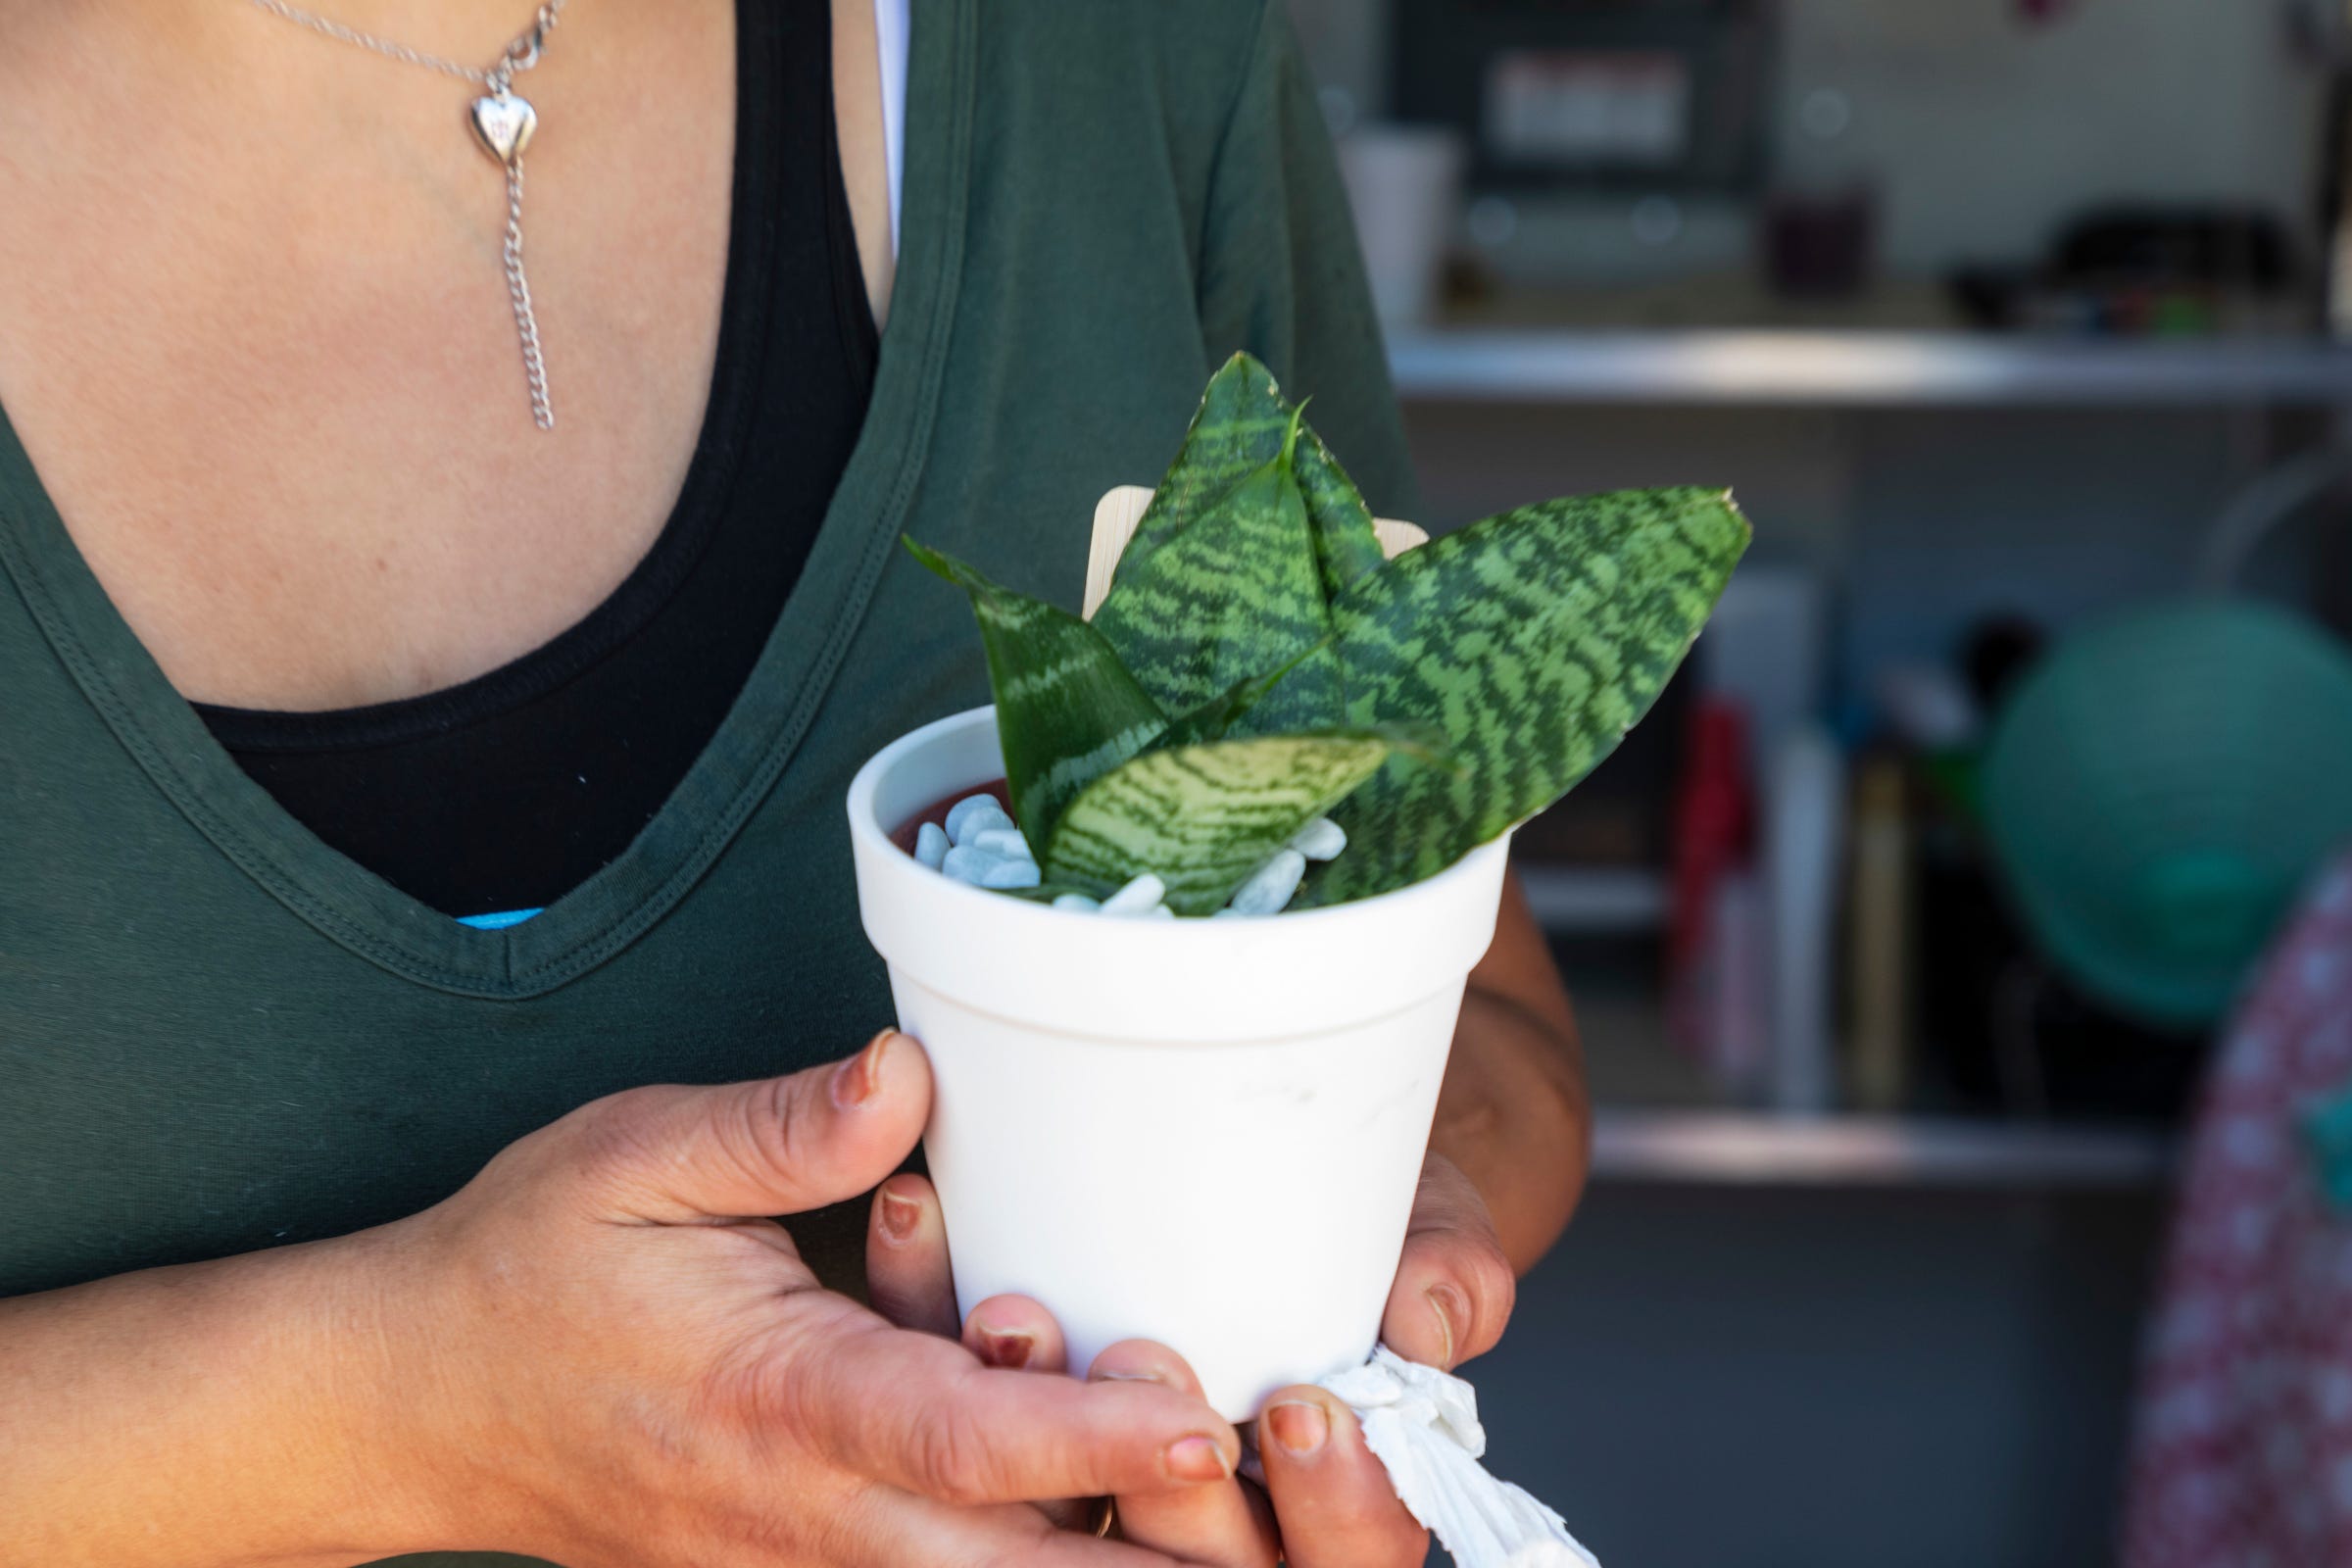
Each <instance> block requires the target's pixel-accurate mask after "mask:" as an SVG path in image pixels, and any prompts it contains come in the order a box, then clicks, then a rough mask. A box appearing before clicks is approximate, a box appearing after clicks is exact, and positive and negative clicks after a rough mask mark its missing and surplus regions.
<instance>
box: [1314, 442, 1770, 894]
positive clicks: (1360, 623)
mask: <svg viewBox="0 0 2352 1568" xmlns="http://www.w3.org/2000/svg"><path fill="white" fill-rule="evenodd" d="M1747 539H1748V525H1747V520H1746V519H1745V518H1744V517H1742V516H1741V515H1740V511H1739V509H1738V508H1737V507H1735V506H1734V505H1733V504H1732V500H1731V497H1730V495H1729V494H1728V493H1727V492H1725V491H1722V490H1710V489H1698V488H1689V489H1674V490H1653V491H1621V492H1617V493H1615V494H1610V495H1598V496H1584V497H1574V498H1569V499H1566V500H1560V501H1548V502H1544V503H1543V504H1541V505H1539V506H1533V507H1526V508H1522V509H1520V510H1518V511H1516V512H1507V513H1504V514H1502V515H1499V516H1495V517H1489V518H1488V519H1486V520H1485V521H1484V522H1480V523H1476V524H1473V525H1472V526H1471V527H1468V528H1465V529H1463V530H1462V531H1460V532H1458V533H1454V534H1450V535H1448V536H1446V537H1445V538H1442V539H1438V540H1435V541H1433V542H1432V543H1430V544H1427V545H1424V546H1422V547H1421V548H1419V549H1418V550H1413V551H1409V552H1407V553H1406V554H1404V555H1402V556H1399V557H1398V558H1397V560H1396V561H1394V562H1391V563H1390V564H1388V565H1387V566H1386V567H1384V568H1383V569H1382V570H1380V571H1379V572H1376V573H1374V574H1373V575H1371V576H1369V577H1367V578H1364V579H1362V580H1361V581H1359V582H1358V583H1357V584H1356V585H1355V586H1354V587H1353V588H1352V589H1350V590H1349V591H1348V593H1346V594H1344V595H1342V596H1341V597H1340V599H1339V600H1338V601H1337V602H1336V603H1335V604H1334V606H1333V613H1334V618H1335V621H1336V623H1337V626H1338V632H1339V643H1338V651H1339V658H1340V662H1341V666H1342V668H1343V670H1344V672H1345V678H1346V680H1347V684H1348V708H1349V711H1348V717H1349V719H1350V721H1352V722H1354V723H1358V724H1373V723H1379V722H1382V721H1389V720H1396V719H1406V718H1417V719H1425V720H1433V721H1435V722H1436V723H1437V724H1438V725H1439V726H1440V728H1442V729H1443V730H1444V732H1445V735H1446V745H1447V747H1448V749H1449V750H1450V752H1451V754H1452V756H1453V757H1454V758H1455V760H1457V761H1458V762H1460V763H1461V764H1463V765H1462V768H1461V770H1460V771H1459V772H1446V771H1441V770H1439V769H1436V768H1429V767H1408V766H1402V765H1399V764H1398V763H1397V762H1395V761H1392V762H1390V763H1389V764H1388V765H1387V766H1385V767H1383V768H1382V769H1381V770H1380V772H1379V773H1378V774H1377V775H1375V776H1374V777H1373V778H1371V779H1370V780H1368V781H1367V782H1366V783H1365V784H1364V785H1363V787H1362V788H1360V789H1358V790H1357V791H1356V792H1355V793H1354V794H1353V795H1352V796H1350V797H1349V798H1348V800H1347V801H1346V803H1345V804H1344V805H1342V806H1340V807H1339V808H1337V809H1335V810H1334V811H1333V812H1332V814H1333V815H1334V816H1335V817H1336V818H1337V819H1338V820H1339V821H1340V823H1341V824H1342V825H1343V826H1344V827H1346V828H1347V830H1348V851H1347V853H1346V854H1345V855H1342V856H1341V857H1340V858H1338V859H1336V860H1333V861H1331V862H1330V863H1329V864H1327V865H1324V866H1321V867H1318V868H1317V870H1316V871H1315V873H1314V874H1313V875H1311V876H1310V877H1309V878H1308V880H1307V883H1306V885H1305V886H1304V887H1302V888H1301V889H1300V890H1299V898H1298V900H1297V901H1296V905H1295V907H1313V906H1318V905H1331V904H1342V903H1346V902H1348V901H1349V900H1352V899H1361V898H1369V897H1371V896H1372V895H1374V894H1377V893H1385V892H1388V891H1389V890H1391V889H1393V888H1397V887H1402V886H1404V885H1406V884H1408V883H1411V882H1416V881H1419V880H1420V879H1421V878H1423V877H1426V876H1429V875H1432V874H1434V873H1435V872H1438V871H1440V870H1443V869H1444V868H1445V867H1446V866H1447V865H1450V864H1451V863H1452V862H1453V861H1454V860H1455V859H1457V858H1460V857H1461V856H1462V855H1463V854H1464V853H1466V852H1467V851H1469V850H1470V849H1472V848H1474V847H1476V846H1477V845H1480V844H1484V843H1486V842H1488V841H1489V840H1491V839H1493V838H1495V837H1496V836H1497V835H1499V834H1501V833H1502V832H1504V831H1506V830H1507V829H1509V828H1511V827H1513V826H1515V825H1517V824H1518V823H1520V822H1523V821H1525V820H1526V819H1527V818H1528V817H1530V816H1533V815H1534V814H1535V813H1536V812H1538V811H1540V810H1542V809H1544V807H1546V806H1549V805H1550V804H1551V803H1552V802H1553V801H1555V800H1557V799H1559V798H1560V796H1562V795H1564V794H1566V793H1567V791H1568V790H1569V788H1570V787H1571V786H1572V785H1574V784H1575V783H1576V782H1577V781H1578V780H1579V779H1581V778H1583V777H1584V776H1585V775H1586V774H1587V773H1588V772H1590V771H1592V769H1593V766H1594V764H1596V763H1598V762H1599V761H1600V760H1602V759H1603V758H1605V757H1607V756H1608V755H1609V753H1610V752H1611V751H1613V750H1615V748H1616V746H1617V743H1618V741H1619V740H1620V739H1622V738H1623V737H1624V735H1625V732H1626V731H1627V730H1628V729H1630V728H1632V727H1633V725H1634V722H1635V721H1636V720H1637V719H1639V718H1640V717H1641V716H1642V713H1643V712H1645V711H1647V710H1648V708H1649V705H1650V703H1651V701H1652V700H1653V699H1655V698H1656V696H1657V694H1658V692H1659V690H1660V689H1661V688H1662V687H1663V686H1664V685H1665V684H1666V678H1667V676H1669V675H1670V674H1672V673H1673V672H1674V669H1675V666H1676V665H1677V664H1679V663H1681V662H1682V659H1683V656H1684V654H1686V653H1687V652H1688V651H1689V650H1690V647H1691V641H1692V639H1693V638H1695V637H1696V636H1697V635H1698V630H1699V627H1700V626H1701V625H1702V624H1703V623H1704V622H1705V620H1706V618H1707V615H1708V613H1709V612H1710V611H1712V610H1713V608H1714V605H1715V601H1716V599H1717V597H1718V596H1719V595H1720V594H1721V593H1722V592H1723V586H1724V583H1725V582H1726V581H1727V580H1729V578H1730V576H1731V571H1732V567H1733V565H1734V564H1736V563H1737V562H1738V561H1739V559H1740V553H1741V552H1742V551H1744V550H1745V549H1746V547H1747Z"/></svg>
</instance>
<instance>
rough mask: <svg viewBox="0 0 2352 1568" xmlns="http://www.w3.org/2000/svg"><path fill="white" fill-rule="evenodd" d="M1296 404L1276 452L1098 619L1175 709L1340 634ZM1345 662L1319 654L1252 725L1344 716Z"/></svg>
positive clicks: (1133, 578) (1131, 579)
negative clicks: (1315, 529) (1307, 487)
mask: <svg viewBox="0 0 2352 1568" xmlns="http://www.w3.org/2000/svg"><path fill="white" fill-rule="evenodd" d="M1299 423H1300V420H1299V414H1298V413H1296V412H1294V413H1293V414H1292V416H1291V417H1290V421H1289V424H1288V426H1287V436H1286V439H1285V440H1284V442H1283V444H1282V446H1281V447H1280V448H1278V449H1277V450H1276V452H1275V455H1274V457H1273V460H1272V461H1271V462H1268V463H1267V464H1265V465H1264V466H1261V467H1259V468H1258V469H1257V470H1256V471H1255V472H1253V473H1250V475H1248V476H1247V477H1246V478H1244V479H1243V480H1242V481H1241V482H1240V483H1239V484H1237V485H1235V486H1234V487H1233V488H1232V489H1230V490H1228V491H1227V492H1226V493H1225V494H1224V496H1223V497H1222V498H1221V499H1219V500H1218V501H1217V502H1216V503H1215V505H1213V506H1211V507H1209V508H1208V509H1207V510H1206V511H1205V512H1203V513H1202V514H1201V515H1200V516H1198V517H1196V518H1194V519H1193V520H1192V521H1191V522H1190V523H1189V524H1188V525H1187V526H1186V527H1185V528H1184V530H1183V531H1182V532H1181V533H1178V534H1177V535H1175V537H1173V538H1171V539H1169V540H1168V541H1167V542H1166V543H1165V544H1163V545H1161V546H1160V547H1159V548H1158V549H1157V550H1155V551H1153V552H1152V555H1151V557H1150V558H1149V559H1148V560H1146V561H1144V562H1143V563H1142V564H1140V565H1138V566H1137V567H1135V568H1134V569H1133V570H1131V571H1128V572H1126V573H1124V574H1123V575H1121V576H1120V577H1119V579H1118V581H1117V583H1116V584H1115V585H1114V586H1113V587H1112V589H1111V590H1110V593H1109V595H1108V596H1107V597H1106V598H1105V599H1104V600H1103V604H1102V606H1101V608H1100V609H1098V610H1097V611H1096V612H1095V621H1094V623H1095V625H1096V626H1097V627H1098V628H1099V629H1100V630H1101V631H1102V633H1103V636H1105V637H1107V638H1109V639H1110V644H1111V646H1112V647H1113V648H1115V649H1117V650H1118V654H1119V658H1120V660H1121V661H1123V662H1125V663H1126V665H1127V667H1128V669H1130V670H1131V671H1133V672H1134V674H1135V678H1136V679H1137V680H1138V681H1140V682H1141V683H1142V684H1143V687H1144V689H1145V690H1146V691H1148V692H1150V693H1151V694H1152V698H1153V700H1154V701H1156V702H1157V703H1158V704H1159V705H1160V707H1161V708H1162V709H1163V710H1164V711H1168V712H1181V711H1185V710H1188V709H1193V708H1198V707H1199V706H1200V705H1201V704H1203V703H1206V702H1209V701H1211V700H1213V699H1214V698H1216V696H1217V695H1218V694H1219V693H1221V692H1225V691H1227V690H1229V689H1231V688H1232V687H1233V685H1234V684H1235V683H1236V682H1237V681H1243V680H1247V679H1249V678H1250V677H1251V676H1253V675H1257V674H1260V673H1262V672H1264V671H1266V670H1269V669H1273V668H1277V667H1279V666H1281V665H1284V664H1287V663H1291V662H1294V661H1298V660H1299V657H1300V656H1301V655H1302V654H1306V653H1307V652H1308V651H1309V650H1311V649H1313V648H1315V646H1316V645H1317V644H1319V643H1321V642H1322V641H1324V640H1325V638H1326V637H1328V636H1329V634H1330V623H1331V617H1330V610H1329V607H1328V606H1327V605H1326V603H1325V601H1324V593H1323V581H1322V577H1321V575H1320V573H1319V571H1318V570H1317V567H1316V564H1315V549H1314V541H1313V539H1312V538H1311V537H1310V536H1309V533H1308V530H1307V523H1306V507H1305V503H1304V502H1303V501H1301V500H1300V499H1299V486H1298V483H1297V481H1296V478H1295V476H1294V474H1293V471H1292V457H1293V454H1294V452H1295V451H1296V449H1297V443H1298V439H1299ZM1342 706H1343V699H1342V696H1341V691H1340V681H1339V666H1338V663H1337V662H1336V661H1335V660H1333V659H1332V658H1331V657H1330V655H1328V654H1318V655H1314V656H1312V657H1309V658H1307V659H1306V660H1305V661H1304V662H1302V663H1301V664H1300V666H1299V668H1298V669H1296V670H1294V671H1293V672H1292V673H1291V676H1290V678H1289V679H1287V680H1285V681H1284V682H1282V683H1281V686H1280V689H1279V690H1278V691H1275V692H1273V693H1272V694H1271V695H1269V696H1268V697H1267V698H1266V699H1265V700H1264V701H1262V702H1260V703H1258V704H1257V705H1256V706H1255V707H1254V708H1252V709H1251V710H1250V713H1249V714H1248V716H1247V718H1246V720H1245V721H1244V722H1243V724H1242V726H1241V727H1242V728H1243V729H1245V730H1246V731H1247V732H1249V733H1254V734H1272V733H1279V732H1285V731H1293V730H1301V729H1312V728H1317V727H1321V726H1326V725H1330V724H1336V723H1338V722H1340V721H1341V718H1342V712H1341V710H1342Z"/></svg>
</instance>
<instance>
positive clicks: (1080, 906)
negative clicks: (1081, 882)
mask: <svg viewBox="0 0 2352 1568" xmlns="http://www.w3.org/2000/svg"><path fill="white" fill-rule="evenodd" d="M1054 907H1055V908H1056V909H1077V910H1080V911H1082V912H1085V913H1088V914H1092V913H1093V912H1094V911H1095V910H1097V909H1100V908H1101V907H1103V906H1102V905H1100V904H1098V903H1096V902H1095V901H1094V900H1093V899H1090V898H1088V897H1087V896H1086V895H1085V894H1083V893H1064V894H1063V895H1061V896H1060V897H1059V898H1057V899H1055V900H1054Z"/></svg>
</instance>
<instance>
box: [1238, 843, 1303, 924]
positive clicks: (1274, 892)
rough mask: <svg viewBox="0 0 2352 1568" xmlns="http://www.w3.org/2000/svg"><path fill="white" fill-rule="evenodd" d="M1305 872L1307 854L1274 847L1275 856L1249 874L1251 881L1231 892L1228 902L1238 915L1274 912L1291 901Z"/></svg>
mask: <svg viewBox="0 0 2352 1568" xmlns="http://www.w3.org/2000/svg"><path fill="white" fill-rule="evenodd" d="M1304 875H1306V857H1305V856H1303V855H1301V854H1299V852H1298V851H1297V850H1276V851H1275V852H1274V858H1272V859H1271V860H1268V861H1267V862H1266V863H1265V864H1263V865H1261V866H1259V867H1258V868H1257V869H1256V870H1255V871H1253V872H1251V873H1250V880H1249V881H1247V882H1245V883H1243V884H1242V885H1241V886H1240V887H1239V888H1238V889H1236V890H1235V891H1234V895H1233V898H1232V899H1231V900H1230V901H1228V907H1230V908H1231V909H1232V910H1233V911H1234V912H1235V913H1237V914H1275V913H1278V912H1280V910H1281V909H1282V907H1283V906H1284V905H1286V904H1289V903H1290V902H1291V895H1292V894H1294V893H1296V892H1298V891H1299V878H1300V877H1302V876H1304Z"/></svg>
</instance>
